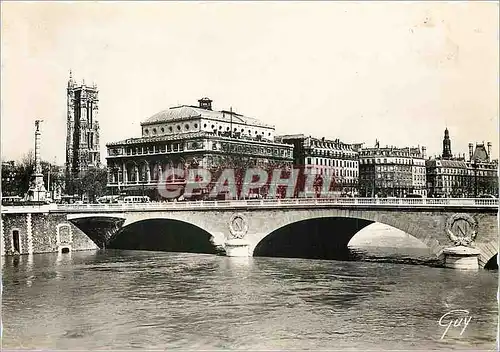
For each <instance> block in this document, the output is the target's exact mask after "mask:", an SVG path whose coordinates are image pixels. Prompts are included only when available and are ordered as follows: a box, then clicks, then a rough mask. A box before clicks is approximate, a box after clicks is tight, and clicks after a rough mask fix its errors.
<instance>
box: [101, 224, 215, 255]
mask: <svg viewBox="0 0 500 352" xmlns="http://www.w3.org/2000/svg"><path fill="white" fill-rule="evenodd" d="M108 248H116V249H132V250H158V251H167V252H194V253H208V254H217V253H220V252H222V246H221V245H220V241H218V237H217V236H214V235H213V234H211V233H210V232H209V231H207V230H206V229H204V228H202V227H200V226H197V225H195V224H193V223H191V222H188V221H185V220H179V219H172V218H166V217H158V216H157V217H148V218H143V219H137V220H135V221H129V222H127V223H126V224H124V226H123V227H121V228H120V229H119V230H118V231H116V232H115V233H114V234H113V236H111V237H110V238H109V240H108Z"/></svg>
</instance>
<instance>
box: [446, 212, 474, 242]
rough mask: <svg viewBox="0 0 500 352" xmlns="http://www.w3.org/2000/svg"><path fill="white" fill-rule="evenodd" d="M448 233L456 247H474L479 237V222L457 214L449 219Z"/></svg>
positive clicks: (466, 215) (470, 217)
mask: <svg viewBox="0 0 500 352" xmlns="http://www.w3.org/2000/svg"><path fill="white" fill-rule="evenodd" d="M446 231H447V232H448V237H449V238H450V240H451V241H452V242H453V243H454V244H455V246H467V247H472V246H473V244H474V240H475V238H476V236H477V221H476V219H474V218H473V217H472V216H470V215H468V214H455V215H452V216H450V217H449V218H448V221H447V224H446Z"/></svg>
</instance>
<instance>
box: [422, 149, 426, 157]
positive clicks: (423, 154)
mask: <svg viewBox="0 0 500 352" xmlns="http://www.w3.org/2000/svg"><path fill="white" fill-rule="evenodd" d="M426 151H427V148H426V147H422V158H423V159H425V152H426Z"/></svg>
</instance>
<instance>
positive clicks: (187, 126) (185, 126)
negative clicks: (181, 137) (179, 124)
mask: <svg viewBox="0 0 500 352" xmlns="http://www.w3.org/2000/svg"><path fill="white" fill-rule="evenodd" d="M184 128H185V129H186V131H187V130H189V124H187V123H186V124H185V125H184Z"/></svg>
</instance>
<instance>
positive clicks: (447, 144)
mask: <svg viewBox="0 0 500 352" xmlns="http://www.w3.org/2000/svg"><path fill="white" fill-rule="evenodd" d="M442 157H443V159H451V158H452V157H453V155H452V154H451V140H450V134H449V132H448V128H446V129H445V130H444V138H443V155H442Z"/></svg>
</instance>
